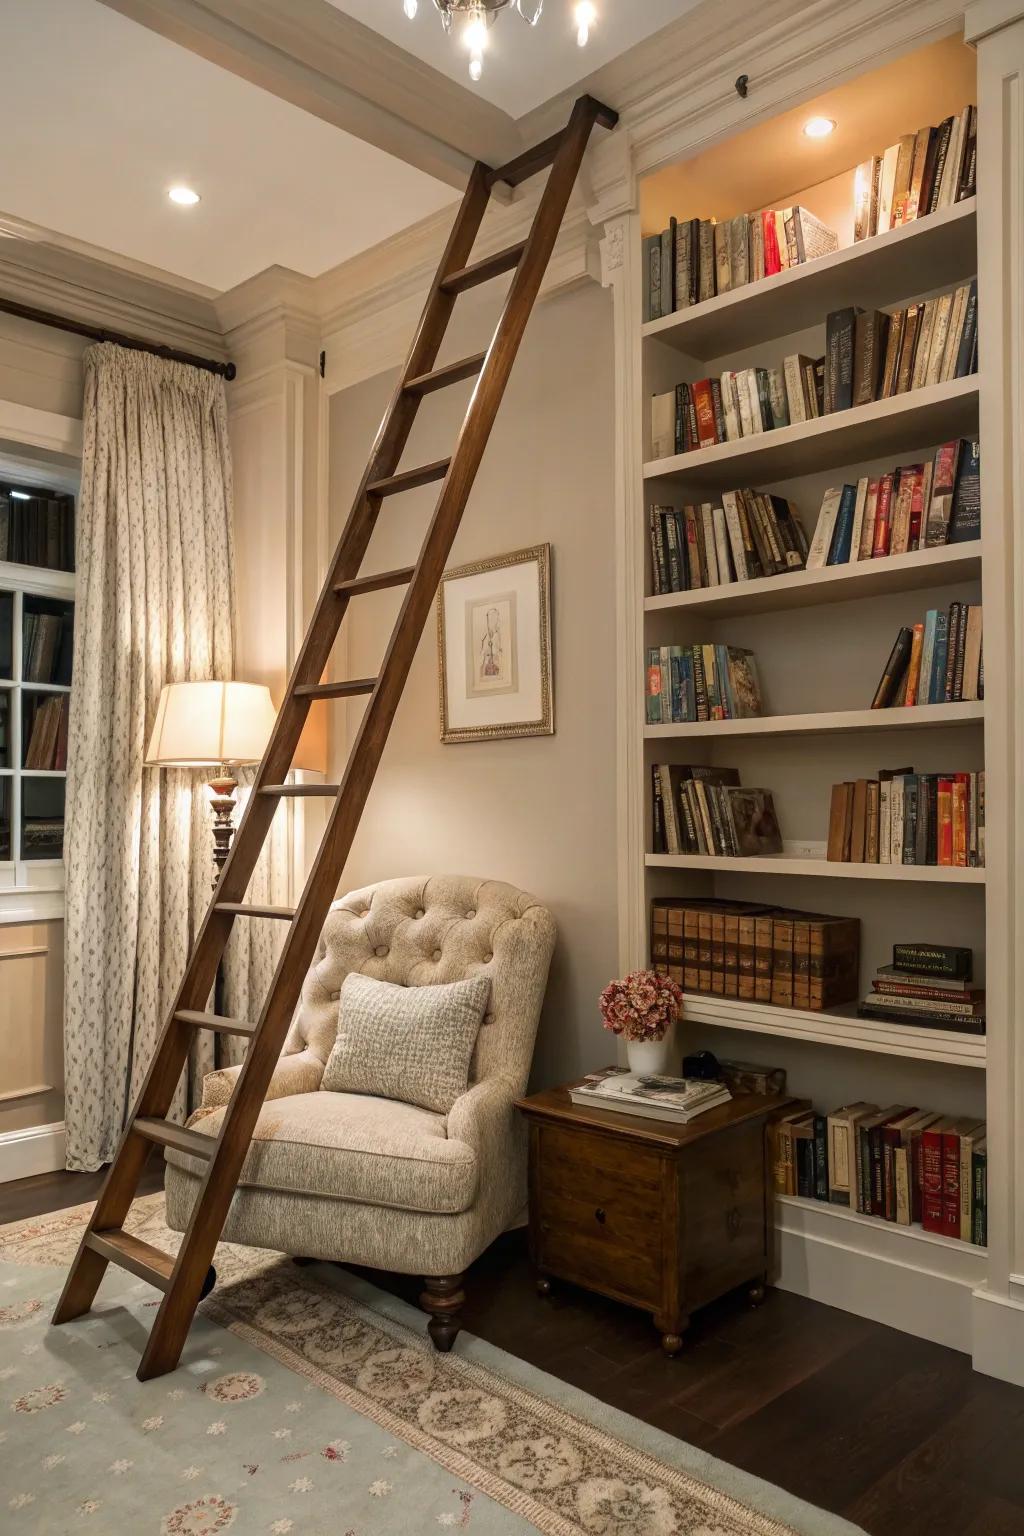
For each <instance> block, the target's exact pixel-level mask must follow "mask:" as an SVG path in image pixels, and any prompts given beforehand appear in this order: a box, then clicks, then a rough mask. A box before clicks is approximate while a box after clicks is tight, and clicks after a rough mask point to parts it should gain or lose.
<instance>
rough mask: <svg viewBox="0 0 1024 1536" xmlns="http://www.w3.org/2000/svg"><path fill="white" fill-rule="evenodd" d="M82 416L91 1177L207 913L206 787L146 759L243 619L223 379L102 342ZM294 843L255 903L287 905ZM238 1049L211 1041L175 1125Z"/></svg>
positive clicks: (258, 954) (75, 812)
mask: <svg viewBox="0 0 1024 1536" xmlns="http://www.w3.org/2000/svg"><path fill="white" fill-rule="evenodd" d="M83 415H84V451H83V460H82V492H81V501H80V505H79V509H78V517H77V539H76V542H77V568H78V586H77V590H78V597H77V607H76V614H75V647H74V673H73V676H74V686H73V690H72V695H71V718H70V731H69V743H68V778H67V810H66V818H65V842H64V858H65V865H66V872H67V895H66V907H65V961H64V998H65V1001H64V1055H65V1069H66V1109H65V1118H66V1125H67V1165H68V1167H69V1168H71V1169H75V1170H81V1171H85V1170H92V1169H95V1168H98V1167H99V1166H100V1165H101V1164H102V1163H105V1162H109V1161H110V1159H111V1157H112V1156H113V1154H114V1151H115V1149H116V1146H117V1142H118V1139H119V1137H120V1134H121V1129H122V1127H123V1125H124V1122H125V1119H126V1117H127V1114H128V1112H129V1110H130V1108H131V1105H132V1103H133V1102H134V1100H135V1097H136V1094H137V1093H138V1091H139V1088H140V1086H141V1084H142V1080H143V1078H144V1076H145V1073H146V1071H147V1069H148V1067H149V1064H150V1060H151V1058H152V1053H153V1048H154V1045H155V1042H156V1039H157V1037H158V1035H159V1032H160V1029H161V1027H162V1025H163V1022H164V1019H165V1017H166V1015H167V1012H168V1010H169V1007H170V1004H171V1002H172V1000H173V997H174V993H175V991H176V989H177V986H178V983H179V982H180V980H181V974H182V971H183V969H184V966H185V962H186V959H187V957H188V952H189V949H190V947H191V943H192V940H193V936H194V934H195V932H196V929H197V927H198V924H199V922H200V921H201V920H202V916H203V913H204V912H205V909H206V905H207V903H208V901H209V896H210V888H211V882H212V878H213V841H212V826H211V811H210V807H209V795H208V791H207V790H206V788H205V784H204V778H205V777H207V776H208V775H204V774H203V773H202V772H199V771H193V770H184V769H170V770H169V769H157V768H144V767H143V758H144V756H145V751H146V747H147V744H148V740H149V733H150V729H151V727H152V724H153V717H154V714H155V711H156V705H157V701H158V699H159V697H160V690H161V688H162V686H163V684H164V683H165V682H178V681H187V680H198V679H203V678H221V679H223V678H230V677H231V676H232V669H233V663H234V655H233V634H234V606H235V605H234V550H233V545H232V505H231V458H230V452H229V447H228V433H227V408H226V403H225V395H224V385H223V382H222V381H221V380H220V379H219V378H217V377H215V376H214V375H213V374H211V373H208V372H205V371H203V370H200V369H196V368H190V367H186V366H184V365H183V364H180V363H169V362H164V361H163V360H162V359H160V358H157V357H154V356H151V355H150V354H148V353H143V352H132V351H128V350H126V349H124V348H121V347H117V346H114V345H112V344H110V343H106V342H104V343H103V344H102V345H100V346H95V347H90V348H89V350H88V351H87V352H86V354H85V407H84V412H83ZM282 819H283V818H282V817H278V818H277V820H278V821H279V822H280V821H282ZM283 835H284V829H283V828H282V829H280V830H279V831H277V833H276V840H275V841H274V842H273V843H268V847H267V852H266V853H265V856H264V859H263V861H262V862H261V865H260V866H259V868H258V869H257V872H256V874H255V875H254V877H253V881H252V884H251V886H250V891H251V892H252V893H253V896H254V899H257V900H268V901H273V902H280V901H284V900H286V895H285V886H286V874H285V870H286V858H285V848H284V843H283ZM273 926H274V925H272V924H269V923H261V922H256V921H252V922H239V923H236V925H235V933H234V935H233V937H232V941H231V945H230V946H229V951H228V956H227V959H226V966H225V970H226V1008H227V1012H229V1013H230V1014H232V1015H235V1016H241V1017H243V1018H252V1017H255V1013H254V1011H253V1010H257V1011H258V1009H259V1007H260V1004H261V1003H262V1000H263V997H264V995H265V992H266V990H267V987H268V985H269V981H270V976H271V974H272V969H273V965H274V963H275V960H276V936H275V934H274V933H273V932H271V931H270V930H271V929H272V928H273ZM215 1050H216V1053H217V1054H216V1056H215ZM242 1051H244V1046H242V1045H241V1043H240V1042H233V1041H228V1042H225V1041H223V1038H222V1037H221V1038H219V1039H218V1040H217V1043H216V1046H215V1045H214V1039H213V1037H212V1036H210V1035H209V1034H208V1033H205V1032H204V1033H203V1034H202V1035H199V1036H197V1039H196V1044H195V1046H194V1049H193V1052H192V1058H191V1060H190V1063H189V1067H188V1071H187V1072H186V1074H184V1075H183V1079H182V1082H181V1083H180V1084H179V1086H178V1092H177V1097H176V1100H175V1105H174V1111H173V1113H174V1114H175V1116H176V1117H177V1118H179V1119H180V1118H182V1117H183V1116H184V1114H185V1113H186V1111H187V1109H188V1108H189V1107H191V1105H192V1104H193V1103H194V1102H196V1100H197V1098H198V1088H199V1085H200V1083H201V1080H202V1077H203V1075H204V1074H205V1073H206V1072H208V1071H210V1070H212V1069H213V1067H214V1066H219V1065H225V1064H226V1063H228V1062H230V1061H232V1060H237V1059H239V1058H240V1055H241V1053H242ZM222 1052H223V1053H224V1054H223V1056H222V1055H221V1053H222Z"/></svg>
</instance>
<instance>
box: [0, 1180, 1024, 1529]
mask: <svg viewBox="0 0 1024 1536" xmlns="http://www.w3.org/2000/svg"><path fill="white" fill-rule="evenodd" d="M99 1182H100V1175H98V1174H95V1175H93V1174H64V1173H55V1174H46V1175H44V1176H43V1177H41V1178H38V1179H24V1180H22V1181H20V1182H19V1183H15V1184H6V1185H3V1186H0V1222H7V1221H17V1220H20V1219H22V1218H24V1217H29V1216H33V1215H37V1214H40V1213H41V1212H44V1211H52V1210H59V1209H61V1208H63V1207H64V1206H67V1205H73V1204H77V1203H78V1202H80V1201H85V1200H90V1199H92V1198H93V1197H94V1195H95V1194H96V1191H97V1188H98V1186H99ZM159 1185H160V1166H159V1164H157V1163H156V1162H155V1161H154V1163H153V1165H152V1167H151V1169H150V1170H149V1172H148V1173H147V1176H146V1181H145V1184H144V1186H143V1190H144V1191H148V1190H151V1189H155V1188H158V1187H159ZM364 1273H366V1274H367V1275H368V1278H370V1279H371V1280H373V1281H374V1283H375V1284H378V1285H380V1286H382V1287H385V1288H386V1289H388V1290H390V1291H392V1292H394V1293H395V1294H396V1295H400V1296H403V1297H405V1298H406V1299H407V1300H409V1301H412V1302H415V1301H416V1298H417V1293H418V1290H419V1286H418V1284H417V1281H416V1280H415V1278H413V1277H410V1276H404V1275H381V1274H378V1273H376V1272H372V1273H371V1272H367V1271H364ZM466 1291H467V1298H466V1309H465V1314H464V1321H465V1325H466V1327H467V1328H469V1329H471V1330H472V1332H473V1333H476V1334H479V1335H480V1337H481V1338H484V1339H487V1340H489V1341H490V1342H491V1343H492V1344H496V1345H497V1346H499V1347H500V1348H501V1349H505V1350H508V1351H509V1353H511V1354H514V1355H518V1356H519V1357H520V1358H522V1359H524V1360H528V1361H529V1362H530V1363H531V1364H533V1365H536V1366H538V1367H540V1368H541V1369H543V1370H545V1371H549V1372H550V1373H551V1374H552V1375H554V1376H558V1377H560V1378H561V1379H562V1380H563V1381H567V1382H569V1383H570V1384H571V1385H573V1386H576V1387H579V1388H580V1389H581V1390H582V1391H585V1392H589V1393H592V1394H593V1396H595V1397H597V1398H600V1399H602V1400H603V1401H604V1402H607V1403H610V1404H612V1405H613V1406H614V1407H616V1408H621V1409H623V1410H624V1411H625V1412H626V1413H631V1414H634V1415H635V1416H636V1417H637V1418H640V1419H644V1420H646V1421H647V1422H648V1423H650V1424H653V1425H656V1426H657V1427H658V1428H659V1429H663V1430H666V1431H667V1432H668V1433H669V1434H672V1435H676V1436H678V1437H679V1438H680V1439H682V1440H686V1441H689V1443H690V1444H691V1445H696V1446H700V1447H701V1448H702V1449H704V1450H707V1451H710V1452H711V1453H712V1454H713V1455H715V1456H718V1457H720V1458H721V1459H722V1460H723V1461H727V1462H731V1463H732V1464H733V1465H734V1466H737V1467H742V1468H744V1469H745V1470H746V1471H748V1472H752V1473H755V1474H756V1475H757V1476H758V1477H763V1478H765V1479H766V1480H768V1481H769V1482H773V1483H777V1484H779V1485H780V1486H781V1487H783V1488H787V1489H789V1490H790V1491H791V1492H792V1493H795V1494H797V1495H799V1496H800V1497H801V1498H803V1499H806V1500H808V1502H810V1503H812V1504H816V1505H819V1506H821V1507H823V1508H825V1509H830V1510H833V1511H834V1512H836V1513H837V1514H841V1515H843V1516H845V1517H846V1519H848V1520H850V1521H852V1522H853V1523H854V1524H855V1525H859V1526H862V1527H863V1529H864V1530H865V1531H867V1532H869V1536H1024V1455H1022V1454H1021V1445H1022V1444H1024V1391H1022V1390H1020V1389H1018V1388H1015V1387H1009V1386H1006V1385H1005V1383H1003V1382H999V1381H994V1380H992V1379H991V1378H989V1377H986V1376H979V1375H977V1374H976V1373H975V1372H973V1371H972V1370H971V1364H970V1360H969V1359H968V1357H967V1356H966V1355H960V1354H956V1353H955V1352H954V1351H952V1350H949V1349H943V1348H941V1347H939V1346H938V1345H936V1344H927V1343H924V1342H923V1341H922V1340H920V1339H915V1338H912V1337H911V1336H910V1335H909V1334H904V1333H898V1332H896V1331H895V1330H893V1329H891V1328H884V1327H882V1326H881V1325H880V1324H878V1323H873V1322H868V1321H866V1320H865V1319H863V1318H858V1317H853V1316H852V1315H851V1314H850V1313H847V1312H839V1311H835V1310H833V1309H832V1308H830V1307H824V1306H820V1305H819V1304H817V1303H816V1302H812V1301H805V1300H803V1299H802V1298H801V1297H798V1296H792V1295H789V1294H788V1293H786V1292H784V1291H775V1290H769V1292H768V1298H767V1300H766V1302H765V1304H764V1305H763V1306H762V1307H761V1308H759V1309H758V1310H756V1311H751V1310H750V1309H749V1308H748V1307H747V1306H746V1305H745V1303H744V1301H743V1300H742V1298H739V1297H737V1298H726V1299H725V1300H723V1301H722V1302H718V1303H716V1304H715V1305H714V1306H712V1307H709V1308H707V1310H706V1311H704V1312H703V1313H699V1314H698V1315H697V1317H696V1318H695V1320H694V1323H693V1326H692V1328H691V1331H690V1333H689V1334H688V1335H687V1343H686V1347H685V1349H684V1351H683V1353H682V1354H681V1355H680V1356H679V1357H678V1359H676V1360H674V1361H673V1360H668V1359H666V1357H665V1356H664V1355H663V1353H662V1351H661V1348H660V1345H659V1342H658V1335H657V1333H656V1332H655V1330H654V1328H653V1327H652V1326H651V1323H650V1319H649V1318H648V1317H646V1316H645V1315H643V1314H641V1313H638V1312H633V1311H632V1310H631V1309H630V1308H628V1307H622V1306H618V1305H616V1304H615V1303H613V1302H610V1301H604V1300H603V1299H602V1298H600V1297H598V1296H591V1295H589V1294H588V1293H587V1292H584V1291H580V1290H577V1289H575V1288H574V1287H571V1286H567V1285H564V1284H561V1283H556V1284H555V1285H554V1288H553V1291H552V1294H551V1296H550V1297H548V1298H547V1299H545V1300H541V1299H540V1298H539V1297H538V1296H537V1294H536V1292H535V1289H534V1284H533V1275H532V1272H531V1269H530V1265H529V1260H528V1257H527V1253H526V1242H525V1234H522V1233H514V1234H509V1235H507V1236H506V1237H504V1238H502V1239H501V1240H500V1241H499V1242H497V1243H496V1244H495V1245H494V1247H493V1248H492V1249H491V1250H490V1252H489V1253H487V1254H485V1255H484V1257H483V1258H482V1259H481V1260H480V1261H479V1262H478V1263H477V1264H476V1265H475V1266H474V1268H473V1270H472V1272H471V1274H470V1276H469V1283H468V1284H467V1288H466ZM456 1347H458V1346H456Z"/></svg>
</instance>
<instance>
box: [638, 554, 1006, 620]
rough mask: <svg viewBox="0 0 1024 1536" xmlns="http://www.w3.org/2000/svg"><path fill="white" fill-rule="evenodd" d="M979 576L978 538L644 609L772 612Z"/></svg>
mask: <svg viewBox="0 0 1024 1536" xmlns="http://www.w3.org/2000/svg"><path fill="white" fill-rule="evenodd" d="M980 575H981V541H980V539H973V540H971V541H970V542H969V543H965V544H944V545H941V546H940V547H939V548H937V549H918V550H914V551H913V553H911V554H907V555H889V556H887V557H886V558H885V559H884V560H861V561H854V563H853V564H852V565H829V566H826V567H825V568H824V569H823V570H818V571H793V572H791V573H790V574H789V575H785V576H761V577H758V578H757V580H756V581H736V582H730V583H729V584H728V585H726V586H720V587H699V588H697V589H696V590H695V591H693V592H666V593H663V594H662V595H661V596H659V597H649V598H647V600H646V602H645V603H644V609H645V611H646V612H647V613H664V612H669V611H675V610H676V609H683V610H685V612H687V613H691V614H694V615H704V614H706V615H708V617H711V618H714V617H717V616H719V615H724V614H737V615H738V614H746V613H770V612H771V611H772V610H773V609H775V608H779V609H785V608H814V607H817V606H818V605H819V604H821V603H842V602H848V601H850V599H851V598H859V597H882V596H885V595H886V594H887V593H889V592H914V591H917V590H919V589H920V588H922V587H934V586H937V585H938V584H939V583H946V582H955V581H976V580H977V579H978V578H979V577H980Z"/></svg>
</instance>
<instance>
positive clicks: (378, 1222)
mask: <svg viewBox="0 0 1024 1536" xmlns="http://www.w3.org/2000/svg"><path fill="white" fill-rule="evenodd" d="M554 942H555V926H554V922H553V920H552V918H551V915H550V913H549V912H547V911H546V909H545V908H544V907H541V906H538V904H537V903H536V902H535V901H534V899H533V898H532V897H531V896H527V895H525V894H524V893H523V892H522V891H517V890H515V889H513V887H512V886H510V885H502V884H500V883H499V882H497V881H489V880H473V879H469V878H465V877H459V876H442V877H438V878H436V879H404V880H386V881H383V882H382V883H381V884H379V885H374V886H368V887H367V888H366V889H365V890H362V891H354V892H353V893H352V894H351V895H348V896H345V897H343V898H342V899H341V900H340V901H337V902H335V903H334V905H333V906H332V908H331V910H330V913H329V915H328V917H327V921H326V922H325V924H324V930H323V933H322V935H321V937H320V943H319V945H318V947H317V952H316V957H315V959H314V961H313V964H312V966H311V967H310V969H309V973H308V975H307V977H306V980H305V983H304V984H303V989H302V1000H301V1002H300V1004H299V1007H298V1009H297V1011H296V1014H295V1018H294V1020H293V1022H292V1026H291V1029H290V1031H289V1034H288V1038H287V1040H286V1041H285V1046H284V1050H283V1052H282V1055H281V1059H280V1061H279V1062H278V1065H277V1068H276V1070H275V1072H274V1076H273V1079H272V1080H271V1084H270V1090H269V1093H268V1096H267V1102H266V1103H265V1104H264V1106H263V1109H262V1111H261V1113H260V1117H259V1120H258V1122H257V1125H256V1131H255V1134H254V1138H253V1142H252V1145H251V1147H250V1148H249V1152H248V1154H247V1156H246V1159H245V1163H244V1164H243V1167H242V1173H241V1177H240V1179H239V1184H238V1188H237V1190H236V1191H235V1195H234V1199H233V1200H232V1203H231V1210H230V1214H229V1216H228V1219H227V1222H226V1224H225V1227H224V1238H225V1240H226V1241H228V1242H236V1243H245V1244H248V1245H249V1246H251V1247H255V1248H273V1249H277V1250H279V1251H281V1252H284V1253H292V1254H295V1255H296V1256H302V1257H305V1258H318V1259H332V1260H340V1261H344V1262H348V1263H352V1264H366V1265H369V1266H371V1267H372V1268H374V1269H386V1270H398V1271H401V1272H404V1273H411V1274H421V1275H422V1276H423V1277H424V1293H423V1296H422V1298H421V1303H422V1305H423V1307H424V1309H425V1310H426V1311H428V1312H430V1313H431V1320H430V1323H429V1329H430V1335H431V1338H432V1339H433V1341H434V1343H435V1345H436V1346H437V1347H438V1348H439V1349H450V1348H451V1345H452V1343H453V1341H454V1339H455V1336H456V1334H457V1333H458V1329H459V1316H458V1314H459V1308H460V1306H461V1303H462V1301H463V1292H462V1278H463V1272H464V1271H465V1270H466V1269H467V1268H468V1266H469V1265H470V1264H471V1263H472V1261H473V1260H474V1259H475V1258H477V1257H478V1255H479V1254H481V1253H482V1252H483V1250H484V1249H485V1248H486V1247H487V1246H488V1245H489V1244H490V1243H491V1242H493V1241H494V1239H495V1238H496V1237H497V1236H498V1234H499V1233H501V1232H502V1231H504V1230H505V1228H506V1227H508V1226H510V1225H512V1224H513V1223H514V1222H515V1221H516V1218H517V1217H519V1216H520V1214H521V1213H522V1211H523V1208H524V1206H525V1203H526V1148H525V1136H524V1131H523V1128H522V1126H521V1125H520V1123H519V1118H518V1116H517V1115H516V1113H515V1111H514V1110H513V1107H512V1105H513V1100H514V1099H515V1098H516V1097H517V1096H518V1095H520V1094H521V1093H523V1091H524V1090H525V1088H526V1081H527V1076H528V1074H529V1070H530V1060H531V1057H532V1055H533V1046H534V1039H535V1036H536V1033H537V1022H538V1018H539V1016H540V1008H541V1003H542V1002H543V999H544V990H545V986H546V984H547V975H548V966H549V964H550V961H551V953H552V950H553V948H554ZM350 971H361V972H363V973H364V974H365V975H367V976H373V977H376V978H378V979H379V980H382V981H390V982H395V983H398V984H399V985H403V986H411V987H415V986H427V985H430V984H431V983H438V982H450V981H461V980H463V979H464V978H467V977H472V976H480V975H486V976H488V977H490V981H491V995H490V1001H489V1004H488V1010H487V1013H486V1014H485V1016H484V1022H483V1024H482V1025H481V1028H480V1033H479V1036H478V1037H477V1043H476V1049H475V1051H474V1054H473V1060H472V1064H471V1067H470V1075H469V1089H468V1091H467V1092H466V1093H465V1094H464V1095H463V1096H462V1097H461V1098H460V1099H458V1100H457V1101H456V1103H455V1105H454V1106H453V1108H452V1110H451V1111H450V1113H449V1114H448V1115H447V1116H445V1115H439V1114H434V1113H431V1112H430V1111H429V1110H425V1109H420V1108H418V1107H416V1106H414V1105H411V1104H401V1103H397V1102H394V1101H392V1100H388V1099H378V1098H372V1097H369V1096H366V1095H360V1094H350V1093H329V1092H326V1091H324V1090H322V1089H321V1087H320V1082H321V1079H322V1077H323V1073H324V1067H325V1065H326V1063H327V1058H328V1056H329V1055H330V1053H331V1048H332V1046H333V1045H334V1039H335V1034H336V1031H337V1015H338V994H339V991H340V988H341V984H342V982H343V981H344V979H345V977H346V976H347V975H348V973H349V972H350ZM239 1070H240V1069H239V1068H238V1067H229V1068H227V1069H226V1070H225V1071H221V1072H212V1073H210V1074H209V1076H208V1077H207V1078H206V1079H205V1081H204V1084H203V1101H202V1104H201V1106H200V1108H199V1109H198V1110H196V1112H195V1114H194V1115H193V1116H192V1119H191V1121H190V1122H189V1124H190V1126H191V1127H192V1128H193V1129H194V1130H198V1131H200V1132H202V1133H205V1134H207V1135H211V1136H214V1135H216V1134H217V1133H218V1132H219V1130H220V1125H221V1121H222V1119H223V1116H224V1108H225V1106H226V1104H227V1102H228V1099H229V1097H230V1095H231V1091H232V1088H233V1086H234V1082H235V1079H236V1077H237V1076H238V1072H239ZM167 1162H168V1168H167V1179H166V1193H167V1222H168V1225H169V1226H171V1227H172V1228H173V1229H175V1230H176V1231H184V1229H185V1227H186V1225H187V1223H188V1219H189V1216H190V1214H191V1210H192V1206H193V1204H194V1202H195V1199H196V1197H197V1195H198V1193H199V1188H200V1183H201V1180H202V1177H203V1174H204V1173H205V1171H206V1166H207V1164H206V1162H205V1160H202V1159H198V1158H194V1157H190V1156H189V1155H188V1154H187V1153H183V1152H178V1151H169V1152H168V1154H167Z"/></svg>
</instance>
